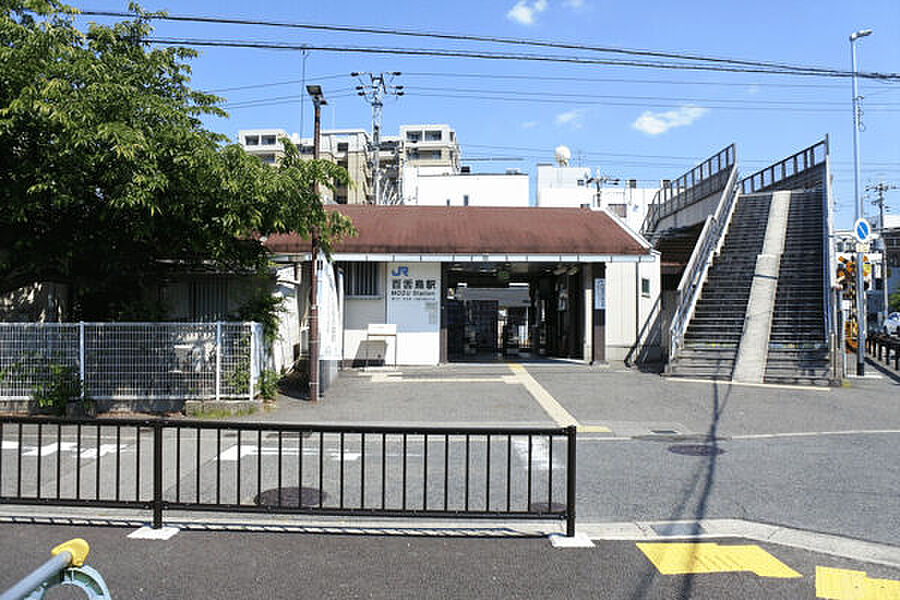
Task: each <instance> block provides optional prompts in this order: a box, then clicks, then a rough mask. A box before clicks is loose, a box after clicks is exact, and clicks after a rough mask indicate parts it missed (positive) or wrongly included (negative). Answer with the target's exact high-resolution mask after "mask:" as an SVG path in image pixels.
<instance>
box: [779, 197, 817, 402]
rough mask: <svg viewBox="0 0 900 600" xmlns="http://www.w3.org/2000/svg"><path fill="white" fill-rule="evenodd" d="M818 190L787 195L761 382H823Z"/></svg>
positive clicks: (815, 383)
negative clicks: (770, 326) (763, 380)
mask: <svg viewBox="0 0 900 600" xmlns="http://www.w3.org/2000/svg"><path fill="white" fill-rule="evenodd" d="M822 193H823V192H822V190H814V191H798V192H794V193H793V194H792V196H791V207H790V211H789V215H788V226H787V237H786V239H785V246H784V251H783V253H782V255H781V267H780V271H779V276H778V291H777V293H776V297H775V310H774V315H773V319H772V330H771V332H770V334H769V351H768V361H767V363H766V371H765V381H766V382H767V383H800V384H808V385H828V384H829V381H830V379H831V377H830V369H829V367H830V362H829V352H828V340H827V339H826V336H825V322H824V305H825V303H824V298H823V294H824V290H823V285H822V277H823V264H822V261H823V247H822V245H823V243H824V240H823V235H822V222H823V218H824V216H823V214H822Z"/></svg>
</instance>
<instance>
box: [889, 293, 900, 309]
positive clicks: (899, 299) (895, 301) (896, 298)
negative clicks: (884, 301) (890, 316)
mask: <svg viewBox="0 0 900 600" xmlns="http://www.w3.org/2000/svg"><path fill="white" fill-rule="evenodd" d="M888 307H890V308H889V310H890V312H894V311H900V292H894V293H893V294H891V295H890V296H889V297H888Z"/></svg>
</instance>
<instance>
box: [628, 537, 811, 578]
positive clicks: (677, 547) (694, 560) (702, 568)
mask: <svg viewBox="0 0 900 600" xmlns="http://www.w3.org/2000/svg"><path fill="white" fill-rule="evenodd" d="M637 547H638V548H639V549H640V551H641V552H643V553H644V555H645V556H646V557H647V558H648V559H650V562H652V563H653V565H654V566H655V567H656V568H657V570H658V571H659V572H660V573H662V574H663V575H687V574H689V573H692V574H696V573H731V572H735V571H749V572H751V573H754V574H756V575H758V576H759V577H779V578H789V577H803V576H802V575H801V574H800V573H798V572H797V571H794V570H793V569H791V568H790V567H788V566H787V565H786V564H784V563H783V562H781V561H780V560H778V559H777V558H775V557H774V556H772V555H771V554H769V553H768V552H766V551H765V550H763V549H762V548H760V547H759V546H752V545H747V546H720V545H719V544H716V543H711V542H702V543H661V544H658V543H639V544H637Z"/></svg>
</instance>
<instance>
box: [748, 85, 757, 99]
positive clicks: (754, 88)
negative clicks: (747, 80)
mask: <svg viewBox="0 0 900 600" xmlns="http://www.w3.org/2000/svg"><path fill="white" fill-rule="evenodd" d="M747 93H748V94H750V95H751V96H752V95H755V94H758V93H759V86H758V85H756V84H755V83H754V84H753V85H751V86H750V87H748V88H747Z"/></svg>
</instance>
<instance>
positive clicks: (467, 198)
mask: <svg viewBox="0 0 900 600" xmlns="http://www.w3.org/2000/svg"><path fill="white" fill-rule="evenodd" d="M468 205H469V195H468V194H466V195H465V196H463V206H468Z"/></svg>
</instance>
